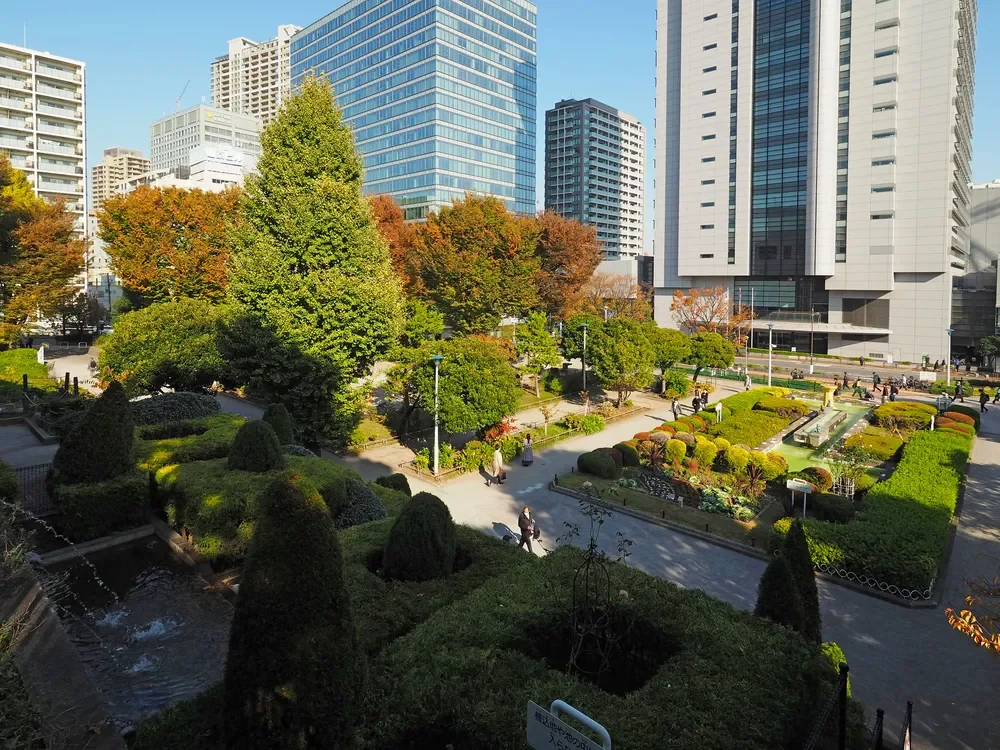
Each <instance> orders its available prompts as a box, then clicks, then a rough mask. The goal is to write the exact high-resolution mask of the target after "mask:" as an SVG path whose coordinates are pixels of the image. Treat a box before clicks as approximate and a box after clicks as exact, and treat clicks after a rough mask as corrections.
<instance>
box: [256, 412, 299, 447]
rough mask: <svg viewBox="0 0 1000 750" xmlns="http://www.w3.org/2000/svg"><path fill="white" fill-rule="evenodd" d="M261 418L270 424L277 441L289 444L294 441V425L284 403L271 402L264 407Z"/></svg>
mask: <svg viewBox="0 0 1000 750" xmlns="http://www.w3.org/2000/svg"><path fill="white" fill-rule="evenodd" d="M261 419H262V420H263V421H264V422H267V424H269V425H271V429H272V430H274V434H275V435H277V436H278V442H279V443H281V444H282V445H289V444H291V443H294V442H295V425H294V424H293V423H292V416H291V414H289V413H288V409H286V408H285V405H284V404H271V405H270V406H268V407H267V408H266V409H264V416H263V417H261Z"/></svg>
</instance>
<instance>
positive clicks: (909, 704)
mask: <svg viewBox="0 0 1000 750" xmlns="http://www.w3.org/2000/svg"><path fill="white" fill-rule="evenodd" d="M912 732H913V701H906V719H904V720H903V729H902V730H901V731H900V733H899V750H910V740H911V737H910V735H911V734H912Z"/></svg>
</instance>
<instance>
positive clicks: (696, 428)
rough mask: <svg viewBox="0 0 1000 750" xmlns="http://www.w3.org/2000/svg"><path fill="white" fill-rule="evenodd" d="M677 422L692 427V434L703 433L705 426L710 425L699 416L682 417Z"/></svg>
mask: <svg viewBox="0 0 1000 750" xmlns="http://www.w3.org/2000/svg"><path fill="white" fill-rule="evenodd" d="M677 421H678V422H682V423H683V424H686V425H689V426H690V427H691V432H701V431H702V430H704V429H705V426H706V425H707V424H708V422H706V421H705V420H704V419H702V418H701V417H699V416H698V415H697V414H689V415H687V416H684V417H681V418H680V419H678V420H677ZM712 421H715V420H712Z"/></svg>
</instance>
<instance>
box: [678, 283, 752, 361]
mask: <svg viewBox="0 0 1000 750" xmlns="http://www.w3.org/2000/svg"><path fill="white" fill-rule="evenodd" d="M670 310H671V312H673V314H674V318H675V319H676V321H677V323H678V325H679V327H680V329H681V330H683V331H686V332H688V333H717V334H719V335H720V336H722V337H723V338H724V339H726V340H727V341H729V342H730V343H731V344H732V345H733V346H735V347H741V346H743V345H744V344H745V343H746V340H747V333H748V332H749V330H750V324H751V323H752V321H753V316H752V312H751V309H750V308H749V307H747V306H745V305H738V304H737V305H734V304H732V303H731V302H730V299H729V292H728V291H727V290H726V289H725V288H723V287H721V286H717V287H715V288H714V289H688V291H687V293H685V292H684V290H682V289H675V290H674V298H673V301H672V302H671V304H670Z"/></svg>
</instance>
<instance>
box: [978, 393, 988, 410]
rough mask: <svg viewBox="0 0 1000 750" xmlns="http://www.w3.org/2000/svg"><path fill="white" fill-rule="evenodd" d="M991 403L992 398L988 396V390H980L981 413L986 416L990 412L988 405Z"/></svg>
mask: <svg viewBox="0 0 1000 750" xmlns="http://www.w3.org/2000/svg"><path fill="white" fill-rule="evenodd" d="M989 401H990V397H989V396H987V395H986V389H985V388H980V389H979V411H980V412H981V413H983V414H985V413H986V412H988V411H989V409H987V408H986V404H988V403H989Z"/></svg>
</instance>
